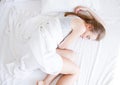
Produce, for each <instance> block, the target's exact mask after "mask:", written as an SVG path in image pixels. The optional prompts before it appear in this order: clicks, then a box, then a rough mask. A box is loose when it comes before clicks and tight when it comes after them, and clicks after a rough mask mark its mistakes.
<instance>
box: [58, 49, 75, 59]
mask: <svg viewBox="0 0 120 85" xmlns="http://www.w3.org/2000/svg"><path fill="white" fill-rule="evenodd" d="M56 52H57V53H58V54H59V55H60V56H63V57H67V58H72V57H73V56H74V52H73V51H72V50H69V49H58V48H57V49H56Z"/></svg>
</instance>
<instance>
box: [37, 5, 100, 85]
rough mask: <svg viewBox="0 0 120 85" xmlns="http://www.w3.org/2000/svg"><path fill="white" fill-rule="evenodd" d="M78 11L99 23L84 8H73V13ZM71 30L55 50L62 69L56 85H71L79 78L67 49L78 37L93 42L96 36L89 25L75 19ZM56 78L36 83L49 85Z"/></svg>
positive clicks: (77, 69)
mask: <svg viewBox="0 0 120 85" xmlns="http://www.w3.org/2000/svg"><path fill="white" fill-rule="evenodd" d="M80 10H82V11H88V13H90V17H91V18H93V17H94V18H95V19H96V20H98V21H101V20H99V18H98V17H97V16H96V15H95V14H94V13H93V12H92V11H91V10H89V9H88V8H86V7H82V6H78V7H76V8H75V10H74V12H76V13H79V12H80ZM91 15H92V16H91ZM71 28H72V32H71V33H70V34H69V35H68V36H67V37H66V38H65V40H64V41H63V42H62V43H60V44H59V47H58V48H59V49H56V52H57V53H58V54H59V55H60V56H61V58H62V59H63V68H62V70H61V72H60V74H62V76H61V78H60V79H59V80H58V82H57V84H56V85H73V84H74V82H75V81H76V80H77V78H78V76H79V73H80V69H79V67H78V66H77V65H76V64H75V63H74V62H72V59H71V58H70V57H72V56H73V55H74V52H73V51H71V50H68V47H69V46H70V45H71V44H72V43H73V41H74V40H75V39H77V38H78V37H82V38H87V39H92V40H95V39H96V37H97V35H95V34H93V33H91V32H90V29H91V25H89V24H86V23H85V22H84V21H83V20H82V19H80V18H77V17H76V18H75V19H73V20H72V21H71ZM66 57H67V58H66ZM73 69H74V70H73ZM57 76H59V75H48V76H47V77H46V78H45V79H44V80H43V81H38V82H37V85H50V84H51V82H52V81H53V80H54V79H55V78H56V77H57Z"/></svg>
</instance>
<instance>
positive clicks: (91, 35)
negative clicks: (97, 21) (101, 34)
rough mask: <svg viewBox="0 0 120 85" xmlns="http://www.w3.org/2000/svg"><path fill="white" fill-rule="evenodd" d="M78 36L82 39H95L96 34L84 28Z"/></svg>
mask: <svg viewBox="0 0 120 85" xmlns="http://www.w3.org/2000/svg"><path fill="white" fill-rule="evenodd" d="M80 37H81V38H83V39H89V40H96V38H97V34H95V33H92V32H91V31H88V30H86V31H85V32H84V33H83V34H82V35H80Z"/></svg>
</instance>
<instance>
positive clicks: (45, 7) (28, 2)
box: [0, 0, 120, 85]
mask: <svg viewBox="0 0 120 85" xmlns="http://www.w3.org/2000/svg"><path fill="white" fill-rule="evenodd" d="M6 2H7V3H6ZM13 2H14V3H13ZM53 2H54V3H53ZM110 2H111V3H110ZM77 5H84V6H88V7H90V8H91V9H93V10H94V11H95V12H96V13H97V14H98V15H99V16H100V17H101V18H102V19H103V21H104V22H105V23H106V30H107V34H106V37H105V38H104V39H103V40H102V41H100V42H95V41H89V40H83V39H81V38H79V39H78V40H76V41H75V42H74V43H73V45H72V46H71V49H73V50H74V51H75V52H76V56H75V58H74V61H75V62H76V63H77V64H78V65H79V66H80V69H81V72H80V77H79V79H78V81H77V82H76V84H75V85H109V83H110V82H111V79H112V69H113V65H114V62H115V59H116V57H117V54H118V53H117V52H118V46H119V43H120V37H119V35H120V34H119V33H120V29H119V27H120V17H119V15H120V1H119V0H91V1H90V0H78V1H75V0H66V1H65V0H1V3H0V73H1V74H0V85H35V84H36V80H42V79H43V78H44V77H45V76H46V74H45V73H43V72H42V71H40V70H35V71H29V72H28V71H21V70H19V69H18V68H16V70H15V71H16V73H17V75H16V76H14V77H11V76H13V75H10V73H9V70H10V69H12V68H10V69H9V70H8V69H6V68H7V67H6V66H5V65H6V63H9V62H13V61H14V62H17V61H18V60H19V58H18V57H16V56H14V55H8V54H9V53H10V52H9V49H7V48H8V47H7V44H6V43H7V41H5V40H4V39H5V38H6V37H5V36H3V35H4V34H3V31H4V30H5V28H6V29H7V28H8V26H6V23H7V22H8V21H7V20H8V18H9V19H10V20H11V21H10V22H11V23H9V24H13V23H12V21H15V20H16V21H17V20H19V19H20V20H21V21H18V22H21V23H22V21H25V20H27V19H29V18H30V17H34V16H37V15H38V14H46V13H50V12H51V13H52V12H56V11H57V12H59V11H72V10H73V8H74V7H75V6H77ZM16 8H17V9H16ZM10 10H11V11H10ZM14 13H16V14H14ZM13 14H14V15H15V16H14V15H13ZM20 14H23V16H24V17H17V16H22V15H20ZM16 15H17V16H16ZM5 16H6V18H4V19H3V18H2V17H5ZM13 16H14V18H12V19H11V17H13ZM14 24H15V25H16V26H19V24H18V23H14ZM11 29H12V27H11ZM7 33H9V30H8V31H6V34H7ZM13 52H14V51H13ZM21 64H22V63H21ZM16 65H17V64H16ZM7 66H8V67H13V68H14V63H11V64H8V65H7ZM7 73H8V74H7ZM21 75H22V76H21ZM53 85H54V84H53Z"/></svg>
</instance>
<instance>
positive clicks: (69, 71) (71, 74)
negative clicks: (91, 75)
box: [57, 57, 80, 85]
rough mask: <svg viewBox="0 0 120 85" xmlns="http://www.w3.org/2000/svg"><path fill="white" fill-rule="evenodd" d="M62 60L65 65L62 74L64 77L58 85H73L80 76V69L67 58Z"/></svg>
mask: <svg viewBox="0 0 120 85" xmlns="http://www.w3.org/2000/svg"><path fill="white" fill-rule="evenodd" d="M62 58H63V63H64V65H63V68H62V71H61V74H64V75H63V76H62V77H61V78H60V79H59V81H58V82H57V85H73V84H74V83H75V81H76V80H77V78H78V76H79V73H80V70H79V67H78V66H77V65H76V64H74V63H73V62H71V61H70V60H68V59H67V58H64V57H62Z"/></svg>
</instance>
